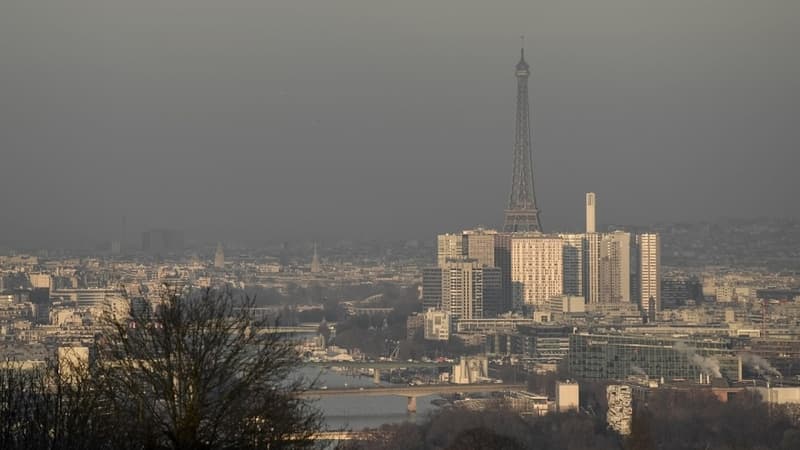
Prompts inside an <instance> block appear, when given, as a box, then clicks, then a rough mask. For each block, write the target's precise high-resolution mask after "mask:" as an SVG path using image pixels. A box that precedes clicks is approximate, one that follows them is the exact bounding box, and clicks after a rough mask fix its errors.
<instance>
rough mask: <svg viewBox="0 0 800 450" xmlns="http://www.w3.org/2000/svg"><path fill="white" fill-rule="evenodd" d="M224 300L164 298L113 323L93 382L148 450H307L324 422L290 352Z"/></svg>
mask: <svg viewBox="0 0 800 450" xmlns="http://www.w3.org/2000/svg"><path fill="white" fill-rule="evenodd" d="M254 304H255V303H254V300H253V299H252V298H249V297H242V298H234V296H233V295H232V294H231V293H230V291H227V290H211V289H207V290H203V291H200V292H177V291H175V290H167V292H166V293H165V294H164V295H163V296H162V298H161V299H160V302H159V303H158V304H157V305H155V307H154V308H152V310H142V308H132V309H131V311H130V313H129V314H127V315H122V316H121V317H120V316H116V317H114V316H109V317H108V318H107V321H106V322H107V327H106V329H105V331H104V332H103V334H102V336H101V337H100V339H99V340H98V346H97V350H98V364H96V367H95V369H94V372H95V373H94V374H93V376H92V380H93V383H94V386H95V388H96V389H97V390H98V391H100V392H102V395H103V397H104V398H105V399H107V400H108V401H109V404H110V406H111V408H113V410H114V411H115V417H116V418H118V419H119V423H118V436H119V437H121V438H122V439H123V440H125V441H127V442H138V443H141V446H142V447H145V448H171V449H190V448H191V449H199V448H215V449H216V448H304V447H310V446H312V445H313V442H312V440H311V439H310V438H311V436H312V434H313V433H314V432H315V431H317V430H318V429H319V426H320V423H321V416H320V414H319V413H318V412H317V411H316V410H315V409H313V408H312V406H311V405H310V404H309V403H308V402H307V401H306V400H304V399H301V398H300V397H299V396H298V394H299V393H300V392H301V391H303V390H304V389H306V388H308V387H309V383H308V382H307V381H305V380H303V379H302V378H299V377H296V376H295V375H296V369H297V367H298V364H299V363H300V360H299V356H298V354H297V352H296V351H295V349H294V346H293V344H292V343H291V342H290V341H288V340H287V339H285V338H284V337H282V336H281V335H279V334H277V333H275V332H274V325H275V324H274V323H268V322H267V319H264V320H262V319H259V318H257V317H256V316H255V315H254V309H253V307H254Z"/></svg>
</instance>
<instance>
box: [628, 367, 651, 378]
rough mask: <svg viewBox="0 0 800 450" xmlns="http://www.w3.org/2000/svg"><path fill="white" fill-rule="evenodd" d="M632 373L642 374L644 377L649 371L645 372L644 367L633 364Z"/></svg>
mask: <svg viewBox="0 0 800 450" xmlns="http://www.w3.org/2000/svg"><path fill="white" fill-rule="evenodd" d="M631 373H632V374H634V375H641V376H644V377H646V376H647V372H645V371H644V369H642V368H641V367H639V366H631Z"/></svg>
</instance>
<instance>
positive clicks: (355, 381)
mask: <svg viewBox="0 0 800 450" xmlns="http://www.w3.org/2000/svg"><path fill="white" fill-rule="evenodd" d="M303 374H304V375H305V376H306V377H311V378H313V377H314V376H315V375H317V374H320V379H319V385H324V386H327V387H328V388H342V387H354V388H357V387H364V388H368V387H374V386H375V385H374V383H373V380H372V377H357V376H349V375H344V374H340V373H336V372H333V371H330V370H322V372H320V369H316V368H304V369H303ZM381 385H383V386H391V384H390V383H387V382H384V381H382V382H381ZM436 398H441V397H439V396H438V395H429V396H425V397H418V398H417V413H416V414H408V412H407V411H406V408H407V403H408V401H407V400H406V398H405V397H395V396H386V397H366V396H365V397H359V396H348V397H325V398H321V399H318V400H316V406H317V407H318V408H319V409H320V410H321V411H322V413H323V414H324V415H325V427H326V428H328V429H331V430H337V429H348V430H353V431H358V430H363V429H364V428H376V427H379V426H381V425H383V424H387V423H399V422H404V421H407V420H411V421H415V422H416V421H420V420H424V419H425V418H426V417H427V416H428V414H429V413H430V412H432V411H435V410H437V409H438V407H437V406H436V405H433V404H431V400H433V399H436Z"/></svg>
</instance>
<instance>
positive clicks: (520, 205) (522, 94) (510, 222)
mask: <svg viewBox="0 0 800 450" xmlns="http://www.w3.org/2000/svg"><path fill="white" fill-rule="evenodd" d="M529 69H530V67H529V66H528V63H527V62H525V49H522V50H521V53H520V59H519V62H518V63H517V71H516V76H517V125H516V136H515V138H514V169H513V174H512V177H511V197H510V198H509V201H508V209H506V211H505V222H504V225H503V231H505V232H507V233H513V232H526V231H542V223H541V222H540V221H539V209H538V208H537V207H536V193H535V191H534V189H533V156H532V153H531V122H530V107H529V105H528V77H529V76H530V74H531V72H530V70H529Z"/></svg>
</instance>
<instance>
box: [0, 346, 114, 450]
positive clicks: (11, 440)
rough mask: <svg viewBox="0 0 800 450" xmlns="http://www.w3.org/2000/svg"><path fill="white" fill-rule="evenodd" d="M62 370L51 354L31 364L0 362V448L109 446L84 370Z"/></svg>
mask: <svg viewBox="0 0 800 450" xmlns="http://www.w3.org/2000/svg"><path fill="white" fill-rule="evenodd" d="M65 372H67V371H65V370H64V365H63V364H60V363H59V361H57V360H50V361H47V363H46V364H45V365H44V366H43V367H37V368H32V369H31V368H23V366H22V365H20V364H17V363H14V362H13V361H6V362H5V363H4V364H3V365H2V367H0V448H2V449H8V450H13V449H32V448H37V449H65V450H66V449H102V448H115V447H114V446H113V445H112V444H111V440H110V439H108V436H109V430H110V428H109V427H108V426H107V423H106V422H105V417H106V416H105V415H104V414H103V412H102V411H103V408H102V402H101V400H100V399H99V398H98V396H96V395H95V393H94V392H93V391H92V390H91V387H90V384H89V383H87V382H85V381H86V380H85V378H84V377H85V375H86V373H87V372H85V371H80V372H77V371H74V370H73V371H71V372H69V373H65Z"/></svg>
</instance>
